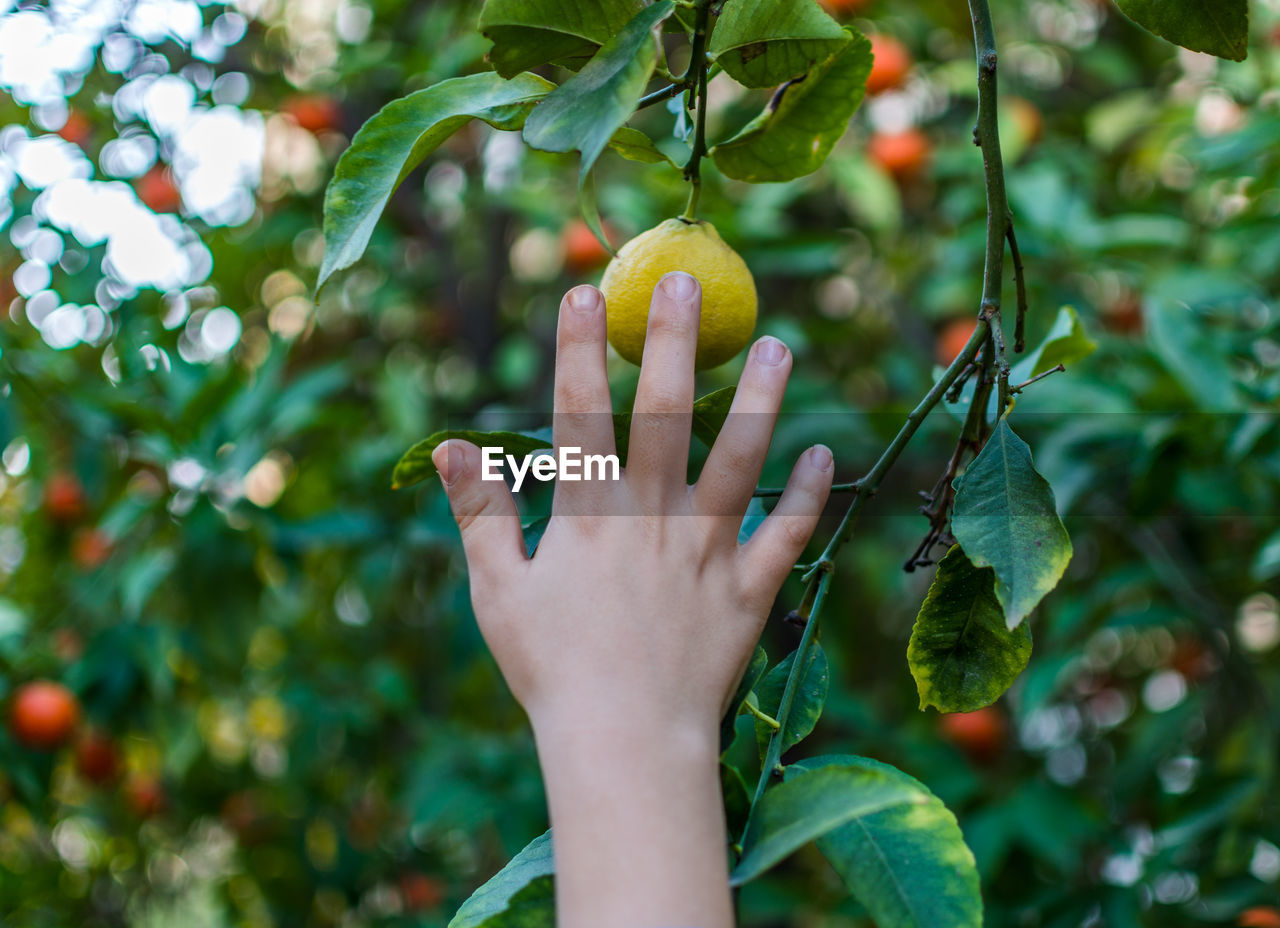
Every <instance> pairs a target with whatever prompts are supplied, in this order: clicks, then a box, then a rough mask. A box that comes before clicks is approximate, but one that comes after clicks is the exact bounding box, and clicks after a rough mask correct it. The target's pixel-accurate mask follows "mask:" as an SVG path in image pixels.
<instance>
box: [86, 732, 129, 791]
mask: <svg viewBox="0 0 1280 928" xmlns="http://www.w3.org/2000/svg"><path fill="white" fill-rule="evenodd" d="M76 770H78V771H79V772H80V776H82V777H84V778H85V779H86V780H88V781H89V782H90V783H109V782H110V781H111V780H113V779H115V776H116V773H118V772H119V770H120V752H119V751H117V750H116V745H115V742H114V741H112V740H111V738H110V737H108V736H107V735H105V734H103V733H102V732H98V731H90V732H86V733H85V734H84V736H83V737H81V739H80V740H79V741H78V742H77V743H76Z"/></svg>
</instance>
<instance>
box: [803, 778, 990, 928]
mask: <svg viewBox="0 0 1280 928" xmlns="http://www.w3.org/2000/svg"><path fill="white" fill-rule="evenodd" d="M832 765H838V766H844V767H855V768H860V769H865V770H876V771H880V772H882V773H884V774H885V775H886V776H888V777H889V778H890V779H892V780H896V781H897V782H900V783H902V784H903V785H904V786H907V787H909V788H911V789H912V790H915V791H916V792H918V793H919V794H920V795H921V796H923V797H924V801H923V802H918V803H913V804H909V805H896V806H890V807H889V808H887V809H882V810H880V811H879V812H873V813H871V814H870V815H864V816H861V817H859V818H856V819H854V820H853V821H851V822H849V823H848V824H847V825H842V826H840V827H839V828H836V829H835V830H833V831H831V832H830V833H829V834H827V835H826V836H825V837H823V838H819V839H818V849H819V850H820V851H822V853H823V855H824V856H825V857H826V858H827V860H828V861H830V863H831V866H832V867H834V868H835V871H836V872H837V873H838V874H840V877H841V878H842V879H843V880H844V882H845V885H846V886H848V887H849V892H850V893H852V895H853V897H854V898H855V899H857V900H858V901H859V902H860V903H862V905H863V906H864V907H865V908H866V909H867V912H868V913H869V914H870V915H871V917H872V919H874V921H875V923H876V925H877V926H879V928H936V926H939V925H946V926H948V928H980V926H981V925H982V893H981V890H980V888H979V885H978V869H977V864H976V862H975V861H974V859H973V852H972V851H970V850H969V847H968V845H966V844H965V842H964V835H962V834H961V833H960V826H959V825H958V824H957V823H956V817H955V816H954V815H952V814H951V811H950V810H949V809H948V808H947V807H946V806H945V805H943V803H942V800H941V799H939V798H938V797H937V796H935V795H934V794H933V793H931V792H930V791H929V789H928V787H926V786H925V785H924V784H923V783H921V782H920V781H919V780H916V779H915V778H914V777H911V776H908V775H907V774H905V773H903V772H902V771H901V770H898V769H897V768H896V767H890V766H889V765H888V764H882V763H880V762H879V761H875V760H870V759H868V758H865V757H853V756H835V757H815V758H812V759H807V760H802V761H799V762H797V763H795V764H793V765H792V766H790V767H788V768H787V776H788V777H792V776H794V775H796V774H799V773H800V772H801V771H804V770H813V769H817V768H820V767H826V766H832Z"/></svg>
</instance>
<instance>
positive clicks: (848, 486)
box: [751, 481, 858, 499]
mask: <svg viewBox="0 0 1280 928" xmlns="http://www.w3.org/2000/svg"><path fill="white" fill-rule="evenodd" d="M856 489H858V483H857V481H853V482H851V483H833V484H831V492H832V493H852V492H853V491H854V490H856ZM784 490H786V487H756V488H755V491H754V492H753V493H752V494H751V495H752V496H754V497H755V498H756V499H771V498H772V497H775V496H781V495H782V493H783V491H784Z"/></svg>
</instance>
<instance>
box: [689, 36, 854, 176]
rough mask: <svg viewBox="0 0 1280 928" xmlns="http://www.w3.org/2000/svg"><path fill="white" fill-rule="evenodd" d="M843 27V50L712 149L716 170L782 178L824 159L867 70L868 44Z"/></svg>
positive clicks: (784, 90)
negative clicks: (847, 40)
mask: <svg viewBox="0 0 1280 928" xmlns="http://www.w3.org/2000/svg"><path fill="white" fill-rule="evenodd" d="M845 31H846V33H847V34H848V35H849V36H850V41H849V42H848V43H847V44H846V45H845V46H844V48H843V49H841V50H840V51H839V52H837V53H836V54H835V55H833V56H832V57H830V58H828V59H827V60H826V61H824V62H822V63H821V64H818V65H815V66H814V67H813V68H812V69H811V70H810V71H809V72H808V74H806V75H805V76H804V77H803V78H799V79H796V80H794V81H792V82H791V83H789V84H786V85H785V86H783V87H781V88H780V89H779V90H778V93H777V94H775V95H774V98H773V99H772V100H771V101H770V102H769V105H768V106H767V107H766V108H765V111H764V112H763V113H761V114H760V115H759V116H757V117H756V118H755V119H753V120H752V121H751V122H750V123H748V124H747V125H746V126H744V127H743V128H742V131H740V132H739V133H738V134H737V135H735V136H734V137H733V138H731V139H729V140H727V141H724V142H721V143H720V144H719V145H717V146H715V147H714V148H713V149H711V157H712V159H713V160H714V161H715V163H716V167H718V168H719V169H720V170H721V172H723V173H724V174H725V175H727V176H729V177H732V178H735V179H736V180H745V181H751V182H752V183H765V182H769V181H785V180H791V179H793V178H796V177H801V176H803V175H805V174H810V173H812V172H814V171H816V170H817V169H818V167H819V166H820V165H821V164H822V162H823V161H825V160H826V157H827V155H829V154H830V153H831V149H832V148H833V147H834V146H835V144H836V142H837V141H838V140H839V138H840V136H841V135H843V134H844V130H845V127H846V126H848V124H849V117H851V116H852V115H853V113H854V111H855V110H856V109H857V108H858V106H859V104H861V103H862V97H863V95H864V93H865V92H866V84H867V75H868V74H870V73H871V43H870V42H868V41H867V39H866V38H865V37H864V36H863V35H861V34H860V33H858V32H855V31H854V30H853V29H847V30H845Z"/></svg>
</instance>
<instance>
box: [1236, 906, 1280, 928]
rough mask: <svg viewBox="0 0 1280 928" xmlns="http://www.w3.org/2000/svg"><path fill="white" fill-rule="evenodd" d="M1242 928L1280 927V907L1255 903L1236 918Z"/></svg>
mask: <svg viewBox="0 0 1280 928" xmlns="http://www.w3.org/2000/svg"><path fill="white" fill-rule="evenodd" d="M1236 924H1237V925H1239V926H1241V928H1280V909H1277V908H1276V907H1275V906H1273V905H1255V906H1254V907H1253V908H1251V909H1245V910H1244V911H1243V912H1241V913H1240V915H1239V916H1238V917H1237V918H1236Z"/></svg>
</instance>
